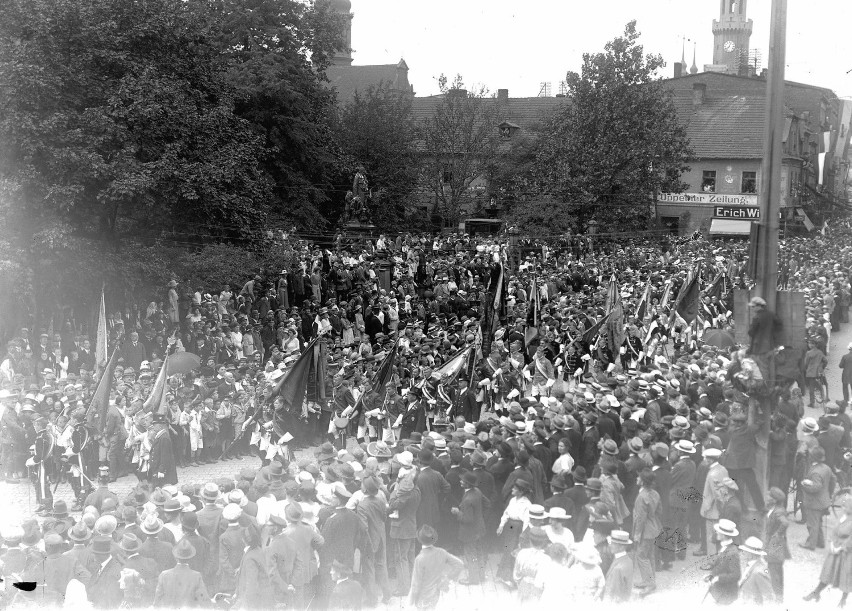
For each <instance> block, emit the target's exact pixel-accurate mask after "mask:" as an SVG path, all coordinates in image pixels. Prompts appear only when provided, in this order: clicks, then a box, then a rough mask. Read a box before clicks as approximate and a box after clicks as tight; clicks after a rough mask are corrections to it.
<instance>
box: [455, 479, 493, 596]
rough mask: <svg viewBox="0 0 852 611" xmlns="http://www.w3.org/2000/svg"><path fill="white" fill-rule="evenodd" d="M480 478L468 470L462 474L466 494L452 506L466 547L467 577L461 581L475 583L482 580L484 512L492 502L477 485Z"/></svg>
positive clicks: (463, 544)
mask: <svg viewBox="0 0 852 611" xmlns="http://www.w3.org/2000/svg"><path fill="white" fill-rule="evenodd" d="M477 482H478V478H477V477H476V474H475V473H472V472H470V471H466V472H465V473H464V475H462V480H461V486H462V488H463V489H464V496H463V497H462V499H461V502H460V503H459V505H458V507H453V508H452V510H451V511H452V514H453V515H454V516H456V518H457V519H458V522H459V531H458V537H459V540H460V541H461V542H462V546H463V547H464V563H465V567H466V568H467V579H466V580H463V581H461V582H460V583H462V584H464V585H475V584H478V583H480V582H481V581H482V572H483V564H484V562H483V559H484V556H483V553H482V539H483V538H484V537H485V519H484V516H483V513H484V511H485V508H486V507H489V506H490V505H491V502H490V501H489V500H488V499H487V498H486V497H485V496H484V495H483V494H482V492H481V491H480V490H479V488H477V487H476V484H477Z"/></svg>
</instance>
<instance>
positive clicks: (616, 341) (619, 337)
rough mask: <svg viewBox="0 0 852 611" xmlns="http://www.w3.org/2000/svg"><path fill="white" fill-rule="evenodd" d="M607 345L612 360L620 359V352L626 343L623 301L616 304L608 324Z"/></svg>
mask: <svg viewBox="0 0 852 611" xmlns="http://www.w3.org/2000/svg"><path fill="white" fill-rule="evenodd" d="M606 343H607V347H608V348H609V352H610V354H611V355H612V358H617V357H618V350H619V348H621V345H622V344H623V343H624V308H623V307H622V305H621V301H618V302H616V304H615V305H614V306H613V308H612V312H610V313H609V318H608V319H607V322H606Z"/></svg>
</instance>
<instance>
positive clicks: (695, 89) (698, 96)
mask: <svg viewBox="0 0 852 611" xmlns="http://www.w3.org/2000/svg"><path fill="white" fill-rule="evenodd" d="M705 95H707V85H706V84H705V83H693V84H692V105H693V106H701V105H702V104H703V103H704V96H705Z"/></svg>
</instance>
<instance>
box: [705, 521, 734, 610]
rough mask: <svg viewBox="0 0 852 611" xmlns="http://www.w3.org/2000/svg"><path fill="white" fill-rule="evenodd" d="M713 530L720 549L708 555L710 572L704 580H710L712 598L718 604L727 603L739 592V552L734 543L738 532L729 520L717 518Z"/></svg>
mask: <svg viewBox="0 0 852 611" xmlns="http://www.w3.org/2000/svg"><path fill="white" fill-rule="evenodd" d="M713 530H714V531H716V536H717V537H718V539H719V548H720V551H719V553H718V554H716V555H715V556H711V557H710V559H709V569H710V574H709V575H707V577H706V578H705V580H706V581H709V582H710V588H709V593H710V595H711V596H712V597H713V600H715V601H716V602H717V603H718V604H720V605H729V604H731V603H732V602H734V601H735V600H737V596H738V594H739V582H740V576H741V569H740V554H739V551H738V550H737V546H736V545H734V537H737V536H739V534H740V533H739V531H738V530H737V527H736V525H735V524H734V523H733V522H731V521H730V520H719V522H718V523H716V524H715V525H714V526H713Z"/></svg>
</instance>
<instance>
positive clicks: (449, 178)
mask: <svg viewBox="0 0 852 611" xmlns="http://www.w3.org/2000/svg"><path fill="white" fill-rule="evenodd" d="M441 180H442V181H443V182H444V183H448V182H453V171H452V170H444V174H443V175H442V176H441Z"/></svg>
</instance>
